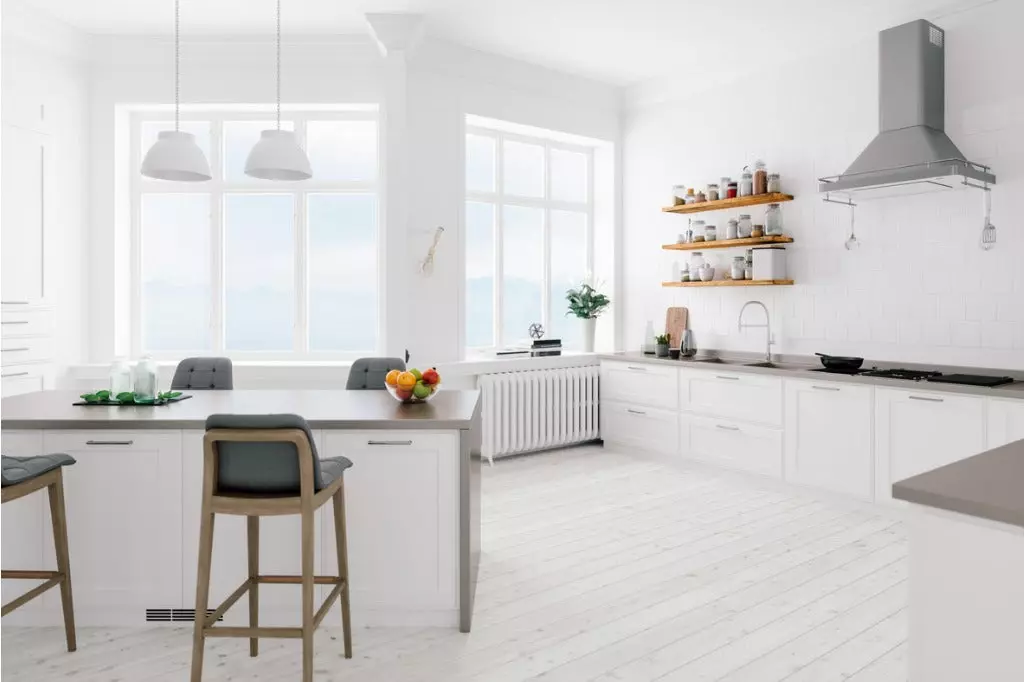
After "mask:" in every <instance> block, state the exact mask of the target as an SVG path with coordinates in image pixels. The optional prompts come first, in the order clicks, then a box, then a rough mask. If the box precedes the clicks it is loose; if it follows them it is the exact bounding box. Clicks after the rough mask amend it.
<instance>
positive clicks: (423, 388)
mask: <svg viewBox="0 0 1024 682" xmlns="http://www.w3.org/2000/svg"><path fill="white" fill-rule="evenodd" d="M412 394H413V395H414V396H416V397H417V398H420V399H421V400H422V399H423V398H427V397H429V396H430V386H427V385H426V384H424V383H423V382H421V381H418V382H416V386H415V388H413V389H412Z"/></svg>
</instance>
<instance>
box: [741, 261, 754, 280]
mask: <svg viewBox="0 0 1024 682" xmlns="http://www.w3.org/2000/svg"><path fill="white" fill-rule="evenodd" d="M743 279H754V266H753V265H751V264H750V263H747V267H745V268H743Z"/></svg>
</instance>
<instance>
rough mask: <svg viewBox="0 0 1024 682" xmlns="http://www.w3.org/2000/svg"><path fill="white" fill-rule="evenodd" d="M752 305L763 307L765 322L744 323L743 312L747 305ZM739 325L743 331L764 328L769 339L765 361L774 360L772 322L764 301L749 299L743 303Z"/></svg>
mask: <svg viewBox="0 0 1024 682" xmlns="http://www.w3.org/2000/svg"><path fill="white" fill-rule="evenodd" d="M752 305H759V306H761V309H762V310H764V324H750V323H746V324H744V322H743V313H744V312H746V310H747V306H752ZM738 326H739V330H740V331H743V330H744V329H764V333H765V337H766V341H767V344H766V346H765V350H764V361H765V362H771V361H772V322H771V317H770V316H769V315H768V306H766V305H765V304H764V303H761V301H747V302H746V303H744V304H743V307H742V308H740V318H739V324H738Z"/></svg>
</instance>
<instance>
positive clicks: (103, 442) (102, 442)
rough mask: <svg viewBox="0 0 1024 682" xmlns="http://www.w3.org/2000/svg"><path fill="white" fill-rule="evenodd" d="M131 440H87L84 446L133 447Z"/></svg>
mask: <svg viewBox="0 0 1024 682" xmlns="http://www.w3.org/2000/svg"><path fill="white" fill-rule="evenodd" d="M134 443H135V441H133V440H87V441H85V444H86V445H133V444H134Z"/></svg>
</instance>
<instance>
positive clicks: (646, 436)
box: [601, 399, 679, 455]
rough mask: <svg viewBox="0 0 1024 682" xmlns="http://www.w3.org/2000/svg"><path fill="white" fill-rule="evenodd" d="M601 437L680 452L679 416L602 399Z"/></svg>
mask: <svg viewBox="0 0 1024 682" xmlns="http://www.w3.org/2000/svg"><path fill="white" fill-rule="evenodd" d="M601 437H602V438H603V439H604V441H605V442H606V443H615V444H618V445H622V446H626V447H632V448H637V449H639V450H646V451H649V452H660V453H664V454H667V455H676V454H678V453H679V417H678V415H677V414H676V413H675V412H673V411H669V410H659V409H655V408H653V407H646V406H644V405H630V404H626V403H619V402H611V401H606V400H604V399H602V400H601Z"/></svg>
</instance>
